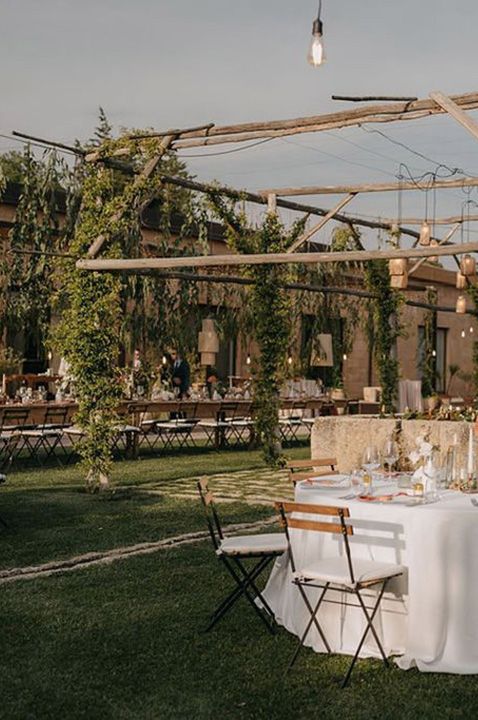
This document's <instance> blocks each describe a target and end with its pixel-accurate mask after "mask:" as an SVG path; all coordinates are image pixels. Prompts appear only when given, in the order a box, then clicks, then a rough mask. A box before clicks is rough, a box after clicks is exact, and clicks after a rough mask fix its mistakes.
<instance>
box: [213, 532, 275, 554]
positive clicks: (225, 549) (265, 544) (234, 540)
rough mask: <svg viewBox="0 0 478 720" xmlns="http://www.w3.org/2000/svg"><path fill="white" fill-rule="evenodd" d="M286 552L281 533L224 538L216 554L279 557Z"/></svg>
mask: <svg viewBox="0 0 478 720" xmlns="http://www.w3.org/2000/svg"><path fill="white" fill-rule="evenodd" d="M286 550H287V539H286V536H285V535H284V534H283V533H264V534H263V535H238V536H237V537H230V538H225V539H224V540H223V541H222V542H221V544H220V546H219V548H218V550H217V551H216V552H217V554H218V555H256V554H258V553H264V554H265V555H268V554H272V553H274V554H277V555H279V554H282V553H283V552H285V551H286Z"/></svg>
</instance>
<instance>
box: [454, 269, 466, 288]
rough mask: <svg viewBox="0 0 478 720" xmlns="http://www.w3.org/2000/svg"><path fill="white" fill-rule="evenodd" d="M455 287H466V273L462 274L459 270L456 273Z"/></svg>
mask: <svg viewBox="0 0 478 720" xmlns="http://www.w3.org/2000/svg"><path fill="white" fill-rule="evenodd" d="M456 287H457V288H458V290H464V289H465V288H466V275H463V273H461V272H460V271H459V270H458V271H457V273H456Z"/></svg>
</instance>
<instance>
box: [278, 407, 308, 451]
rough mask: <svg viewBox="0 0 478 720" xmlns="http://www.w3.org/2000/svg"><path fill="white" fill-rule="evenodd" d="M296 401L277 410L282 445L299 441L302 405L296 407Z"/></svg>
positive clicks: (301, 425) (301, 426)
mask: <svg viewBox="0 0 478 720" xmlns="http://www.w3.org/2000/svg"><path fill="white" fill-rule="evenodd" d="M296 404H297V403H292V406H291V407H290V408H284V409H283V410H280V411H279V414H280V417H279V432H280V436H281V441H282V443H283V445H287V444H289V443H290V444H291V445H293V444H294V443H296V442H299V441H300V438H299V431H300V430H301V429H302V428H303V427H304V423H303V421H302V416H303V407H302V404H301V407H296Z"/></svg>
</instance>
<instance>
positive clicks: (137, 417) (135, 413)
mask: <svg viewBox="0 0 478 720" xmlns="http://www.w3.org/2000/svg"><path fill="white" fill-rule="evenodd" d="M148 410H149V403H145V402H132V403H129V404H128V415H130V417H131V420H132V423H133V425H141V423H142V422H143V420H144V416H145V415H146V413H147V412H148Z"/></svg>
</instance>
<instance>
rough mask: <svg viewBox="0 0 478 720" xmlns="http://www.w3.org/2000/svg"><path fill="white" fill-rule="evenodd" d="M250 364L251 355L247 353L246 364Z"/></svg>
mask: <svg viewBox="0 0 478 720" xmlns="http://www.w3.org/2000/svg"><path fill="white" fill-rule="evenodd" d="M250 364H251V356H250V355H249V353H247V357H246V365H250Z"/></svg>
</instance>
